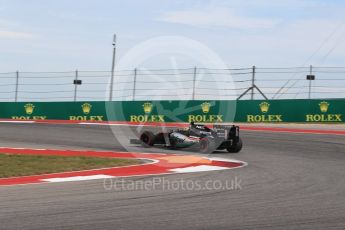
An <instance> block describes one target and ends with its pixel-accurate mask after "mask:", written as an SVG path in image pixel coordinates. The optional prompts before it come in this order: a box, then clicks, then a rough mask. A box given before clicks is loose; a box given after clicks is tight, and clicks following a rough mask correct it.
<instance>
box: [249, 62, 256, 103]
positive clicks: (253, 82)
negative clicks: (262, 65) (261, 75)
mask: <svg viewBox="0 0 345 230" xmlns="http://www.w3.org/2000/svg"><path fill="white" fill-rule="evenodd" d="M255 69H256V67H255V65H254V66H253V70H252V87H251V88H252V90H251V95H250V98H251V100H254V86H255Z"/></svg>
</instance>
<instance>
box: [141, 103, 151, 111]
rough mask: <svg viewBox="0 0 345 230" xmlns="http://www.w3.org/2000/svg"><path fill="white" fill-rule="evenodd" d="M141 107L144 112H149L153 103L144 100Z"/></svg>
mask: <svg viewBox="0 0 345 230" xmlns="http://www.w3.org/2000/svg"><path fill="white" fill-rule="evenodd" d="M143 108H144V112H145V113H151V112H152V109H153V104H152V103H150V102H145V103H144V104H143Z"/></svg>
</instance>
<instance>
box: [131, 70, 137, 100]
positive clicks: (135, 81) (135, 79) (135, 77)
mask: <svg viewBox="0 0 345 230" xmlns="http://www.w3.org/2000/svg"><path fill="white" fill-rule="evenodd" d="M136 87H137V68H134V79H133V94H132V95H133V101H135V89H136Z"/></svg>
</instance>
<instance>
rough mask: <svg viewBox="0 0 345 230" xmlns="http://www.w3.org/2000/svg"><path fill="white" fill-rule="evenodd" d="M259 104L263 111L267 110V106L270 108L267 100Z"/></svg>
mask: <svg viewBox="0 0 345 230" xmlns="http://www.w3.org/2000/svg"><path fill="white" fill-rule="evenodd" d="M259 106H260V110H261V112H263V113H267V112H268V110H269V108H270V104H269V103H268V102H266V101H264V102H261V103H260V104H259Z"/></svg>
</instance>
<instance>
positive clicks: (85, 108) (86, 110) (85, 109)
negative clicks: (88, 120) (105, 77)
mask: <svg viewBox="0 0 345 230" xmlns="http://www.w3.org/2000/svg"><path fill="white" fill-rule="evenodd" d="M81 108H82V109H83V113H84V114H89V113H90V112H91V108H92V105H91V104H89V103H84V104H82V105H81Z"/></svg>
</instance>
